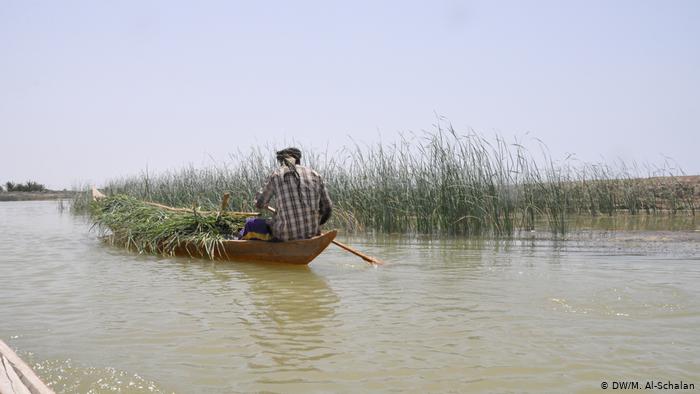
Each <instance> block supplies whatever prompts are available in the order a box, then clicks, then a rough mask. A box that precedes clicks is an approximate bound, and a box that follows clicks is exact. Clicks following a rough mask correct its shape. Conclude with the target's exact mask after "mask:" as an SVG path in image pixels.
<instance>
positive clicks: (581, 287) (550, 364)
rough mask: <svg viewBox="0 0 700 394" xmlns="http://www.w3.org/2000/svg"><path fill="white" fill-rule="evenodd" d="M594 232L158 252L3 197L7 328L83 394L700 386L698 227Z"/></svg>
mask: <svg viewBox="0 0 700 394" xmlns="http://www.w3.org/2000/svg"><path fill="white" fill-rule="evenodd" d="M584 225H586V224H584ZM587 225H589V226H591V227H592V228H595V229H596V230H595V231H592V232H585V233H581V234H574V235H572V236H570V237H568V239H566V240H559V241H555V240H551V239H548V238H549V237H547V236H546V234H540V233H534V234H526V235H525V237H524V239H520V240H511V241H493V240H463V239H461V240H460V239H439V240H427V239H415V238H414V239H406V238H397V237H385V238H382V239H377V238H373V239H367V238H352V239H348V238H341V239H342V240H345V241H347V242H348V243H350V244H352V245H354V246H356V247H358V248H360V249H362V250H364V251H366V252H367V253H368V254H371V255H375V256H380V257H382V258H383V259H384V260H386V261H387V262H388V263H387V264H386V265H385V266H383V267H380V268H373V267H370V266H368V265H366V264H365V263H364V262H363V261H361V260H359V259H357V258H355V257H353V256H352V255H349V254H347V253H345V252H343V251H341V250H339V249H337V248H334V247H332V248H329V249H328V250H327V251H326V252H325V253H324V254H322V255H321V256H320V257H319V258H317V259H316V260H315V261H314V262H313V263H312V264H311V265H310V266H309V267H290V266H269V265H260V264H245V263H212V262H209V261H201V260H190V259H184V258H162V257H153V256H138V255H134V254H131V253H128V252H125V251H123V250H120V249H116V248H110V247H106V246H105V245H103V244H101V243H100V242H99V241H98V240H97V239H96V236H95V234H94V233H89V232H88V225H87V224H86V223H85V221H84V219H81V218H79V217H75V216H73V215H71V214H68V213H63V214H61V213H60V212H59V211H58V210H57V204H56V202H3V203H0V338H2V339H3V340H5V341H6V342H7V343H8V344H9V345H10V346H11V347H13V348H14V349H16V350H17V352H18V353H19V354H20V356H22V357H23V358H24V359H25V360H27V361H28V362H29V363H30V364H31V365H32V366H33V367H34V369H35V370H36V372H37V373H38V374H39V375H40V376H41V377H42V378H43V379H44V380H45V381H46V382H47V383H48V384H49V385H50V386H51V387H53V388H54V389H55V390H56V391H57V392H67V393H74V392H77V393H87V392H91V393H103V392H122V393H144V392H168V393H169V392H177V393H235V392H284V393H315V392H601V390H600V386H601V382H603V381H605V382H610V383H609V384H612V382H614V381H639V382H640V384H641V385H642V386H643V385H644V384H645V382H647V381H663V382H664V383H665V382H668V381H670V382H672V383H677V382H680V381H683V382H686V383H693V384H695V388H696V390H695V391H697V390H698V389H700V245H699V244H700V242H698V241H699V239H700V232H699V231H698V226H697V225H696V223H695V222H694V221H693V220H692V219H688V218H678V219H659V220H650V219H648V218H647V219H631V224H630V223H625V224H624V226H622V225H621V224H620V223H618V222H617V221H612V220H610V219H605V218H604V219H602V220H599V221H597V222H595V223H593V222H591V223H588V224H587ZM620 226H622V227H626V228H628V230H626V231H619V230H617V228H618V227H620Z"/></svg>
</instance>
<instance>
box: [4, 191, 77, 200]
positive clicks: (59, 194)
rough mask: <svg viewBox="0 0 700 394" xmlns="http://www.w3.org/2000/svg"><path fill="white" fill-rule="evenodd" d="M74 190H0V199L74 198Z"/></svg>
mask: <svg viewBox="0 0 700 394" xmlns="http://www.w3.org/2000/svg"><path fill="white" fill-rule="evenodd" d="M75 193H76V192H74V191H54V190H47V191H43V192H0V201H40V200H61V199H72V198H73V196H75Z"/></svg>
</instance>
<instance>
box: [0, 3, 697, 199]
mask: <svg viewBox="0 0 700 394" xmlns="http://www.w3.org/2000/svg"><path fill="white" fill-rule="evenodd" d="M698 21H700V1H695V0H689V1H675V0H665V1H662V0H659V1H640V0H634V1H620V0H615V1H611V0H605V1H594V0H585V1H564V0H561V1H427V0H426V1H343V2H340V1H337V2H333V1H314V2H310V1H247V2H242V1H241V2H236V1H196V2H195V1H172V0H168V1H147V0H138V1H123V0H122V1H93V0H91V1H87V0H86V1H53V0H51V1H48V0H47V1H30V0H18V1H8V0H0V137H1V138H0V147H1V149H0V182H3V183H4V182H5V181H7V180H14V181H26V180H28V179H32V180H36V181H39V182H42V183H45V184H47V186H50V187H53V188H63V187H68V188H70V187H71V185H72V184H75V183H79V182H80V183H84V182H97V183H98V184H99V183H101V182H103V181H104V180H106V179H109V178H113V177H116V176H120V175H126V174H136V173H139V172H140V171H141V170H143V169H144V168H145V167H146V166H147V165H148V167H149V169H151V170H155V171H158V170H164V169H170V168H179V167H181V166H183V165H186V164H188V163H193V164H195V165H204V164H205V163H206V162H207V161H209V160H211V158H213V159H214V160H217V161H218V160H222V161H223V160H227V159H228V154H229V153H233V152H235V151H236V150H237V149H238V148H242V149H244V150H245V149H247V148H248V147H250V146H251V145H256V144H265V143H268V142H269V143H272V144H278V143H277V141H282V140H284V139H286V140H290V139H292V138H293V139H295V140H297V141H299V142H300V143H302V144H303V145H313V146H321V147H323V146H326V145H329V146H330V147H337V146H340V145H342V144H347V143H349V142H350V140H349V138H348V136H349V135H352V136H353V138H355V139H357V140H360V141H364V142H374V141H377V140H379V138H380V137H381V139H382V140H383V141H390V140H392V139H394V138H395V137H396V136H397V135H398V133H399V132H405V131H420V130H422V129H431V128H432V124H433V123H435V114H436V113H438V114H440V115H443V116H445V117H447V118H448V119H449V120H450V121H451V122H452V123H453V125H454V126H455V128H456V129H457V130H458V131H465V132H466V131H467V130H468V129H469V128H473V129H475V130H476V131H478V132H482V133H484V134H486V135H492V134H493V133H499V134H501V135H503V136H505V137H507V138H510V137H512V136H516V135H517V136H522V135H524V134H525V133H526V132H529V133H530V134H529V136H534V137H538V138H540V139H541V140H543V141H544V142H545V143H546V144H547V145H548V146H549V148H550V150H551V152H552V153H553V155H555V156H557V157H563V156H564V155H566V154H567V153H574V154H576V157H578V158H579V159H581V160H584V161H596V162H598V161H601V160H602V159H605V160H609V161H612V160H614V159H617V158H623V159H625V160H629V161H631V160H636V161H639V162H649V163H653V164H657V163H663V161H664V156H668V157H672V158H673V159H675V161H676V162H677V163H678V164H679V165H680V166H681V167H683V168H684V169H685V170H686V172H688V173H694V174H700V159H698V154H697V152H698V150H699V149H698V147H699V145H698V143H697V142H696V137H697V136H698V134H700V133H699V132H700V23H699V22H698ZM278 145H279V144H278Z"/></svg>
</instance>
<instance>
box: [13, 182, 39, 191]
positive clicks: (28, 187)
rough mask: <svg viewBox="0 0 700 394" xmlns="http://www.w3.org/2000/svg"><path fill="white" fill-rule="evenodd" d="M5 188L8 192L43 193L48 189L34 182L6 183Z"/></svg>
mask: <svg viewBox="0 0 700 394" xmlns="http://www.w3.org/2000/svg"><path fill="white" fill-rule="evenodd" d="M5 188H6V189H7V191H8V192H43V191H46V187H44V185H42V184H40V183H37V182H34V181H27V183H24V184H22V183H14V182H9V181H8V182H5Z"/></svg>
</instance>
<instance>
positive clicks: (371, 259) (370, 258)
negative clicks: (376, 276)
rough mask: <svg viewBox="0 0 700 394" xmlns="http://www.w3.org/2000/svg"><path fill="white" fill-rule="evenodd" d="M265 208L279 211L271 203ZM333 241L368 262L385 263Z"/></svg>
mask: <svg viewBox="0 0 700 394" xmlns="http://www.w3.org/2000/svg"><path fill="white" fill-rule="evenodd" d="M265 208H267V210H268V211H270V212H272V213H275V212H277V211H276V210H275V208H272V207H271V206H269V205H268V206H267V207H265ZM333 243H334V244H336V245H338V246H339V247H340V248H342V249H345V250H347V251H348V252H350V253H352V254H354V255H355V256H357V257H360V258H361V259H362V260H364V261H366V262H368V263H370V264H374V265H382V264H384V262H383V261H381V260H379V259H378V258H376V257H372V256H367V255H366V254H364V253H362V252H359V251H357V250H355V249H353V248H351V247H349V246H348V245H345V244H343V243H340V242H338V241H336V240H333Z"/></svg>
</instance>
